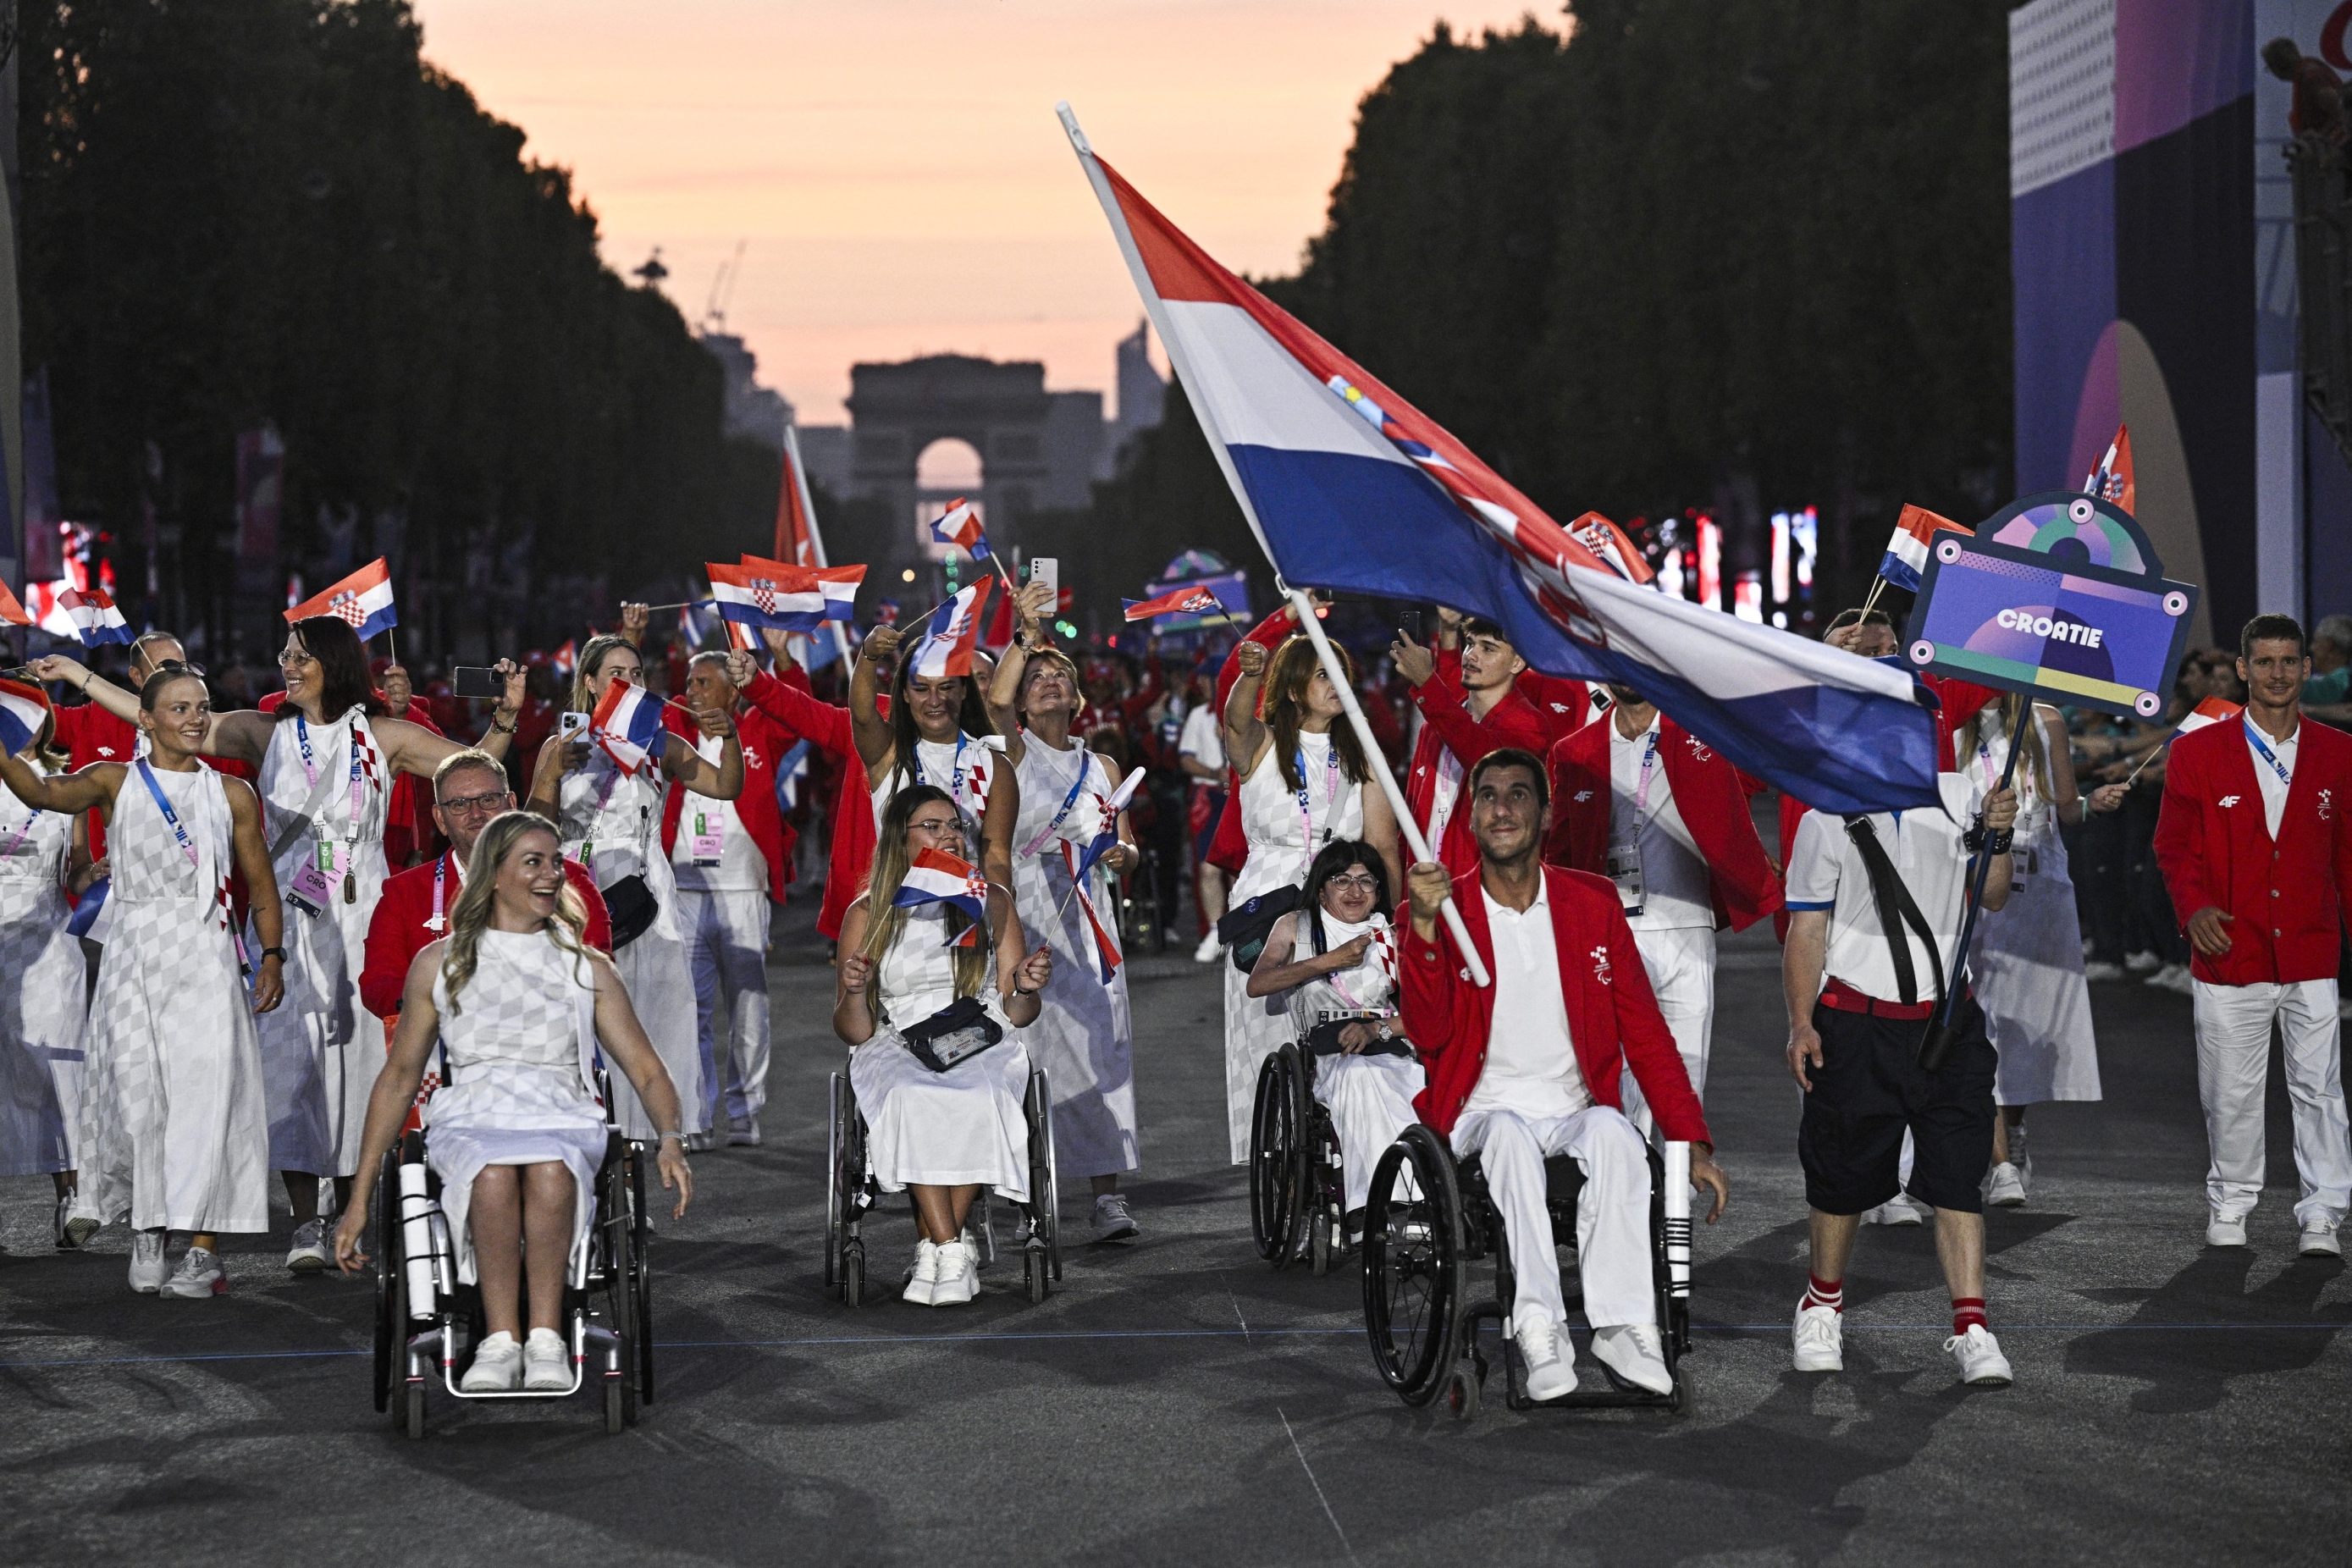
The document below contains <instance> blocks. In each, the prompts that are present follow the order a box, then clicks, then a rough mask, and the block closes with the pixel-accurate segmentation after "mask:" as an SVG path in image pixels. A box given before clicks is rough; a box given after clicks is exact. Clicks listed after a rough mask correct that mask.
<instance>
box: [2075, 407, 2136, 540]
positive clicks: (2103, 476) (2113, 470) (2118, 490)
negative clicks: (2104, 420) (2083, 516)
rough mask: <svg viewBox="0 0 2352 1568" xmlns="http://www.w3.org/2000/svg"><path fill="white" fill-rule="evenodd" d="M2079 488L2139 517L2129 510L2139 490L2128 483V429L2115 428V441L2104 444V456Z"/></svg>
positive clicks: (2130, 458)
mask: <svg viewBox="0 0 2352 1568" xmlns="http://www.w3.org/2000/svg"><path fill="white" fill-rule="evenodd" d="M2083 488H2084V489H2085V490H2087V491H2089V492H2090V493H2091V494H2093V495H2095V496H2096V497H2098V498H2099V499H2100V500H2103V501H2106V502H2108V503H2110V504H2112V505H2115V506H2118V507H2121V508H2122V509H2123V510H2125V511H2126V512H2131V513H2132V515H2133V516H2135V517H2137V515H2139V514H2138V513H2137V512H2135V511H2132V509H2133V507H2134V506H2135V505H2136V504H2137V501H2138V500H2139V487H2138V485H2137V484H2135V483H2134V482H2133V480H2132V455H2131V427H2130V426H2127V425H2118V426H2116V438H2115V439H2114V440H2112V441H2110V442H2108V443H2107V455H2106V456H2105V457H2104V458H2100V459H2099V466H2098V467H2097V468H2094V469H2092V470H2091V477H2090V478H2089V479H2084V481H2083Z"/></svg>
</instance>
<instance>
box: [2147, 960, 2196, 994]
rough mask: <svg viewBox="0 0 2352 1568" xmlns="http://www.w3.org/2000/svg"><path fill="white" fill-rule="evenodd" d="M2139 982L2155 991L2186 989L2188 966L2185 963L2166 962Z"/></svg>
mask: <svg viewBox="0 0 2352 1568" xmlns="http://www.w3.org/2000/svg"><path fill="white" fill-rule="evenodd" d="M2140 984H2142V985H2146V986H2148V987H2150V988H2151V989H2153V990H2157V991H2186V990H2187V989H2188V985H2189V966H2188V965H2187V964H2185V963H2168V964H2166V965H2165V966H2164V967H2163V968H2161V969H2159V970H2158V971H2157V972H2156V973H2153V974H2151V975H2149V976H2148V977H2147V979H2145V980H2143V981H2141V982H2140Z"/></svg>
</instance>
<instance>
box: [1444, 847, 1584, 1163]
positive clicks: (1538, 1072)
mask: <svg viewBox="0 0 2352 1568" xmlns="http://www.w3.org/2000/svg"><path fill="white" fill-rule="evenodd" d="M1478 896H1479V897H1480V898H1482V899H1485V900H1486V930H1487V931H1488V932H1489V933H1491V934H1492V936H1493V937H1494V939H1495V1024H1494V1028H1493V1030H1492V1032H1491V1034H1490V1036H1489V1037H1488V1039H1487V1041H1486V1064H1485V1065H1484V1066H1483V1067H1481V1068H1479V1070H1478V1081H1477V1083H1476V1084H1475V1085H1473V1086H1472V1088H1471V1090H1470V1098H1469V1099H1468V1100H1465V1101H1463V1103H1462V1110H1463V1113H1464V1114H1465V1115H1467V1114H1468V1113H1469V1112H1471V1111H1474V1110H1516V1111H1517V1112H1518V1113H1519V1114H1520V1115H1521V1116H1526V1117H1550V1116H1573V1115H1575V1114H1576V1113H1577V1112H1578V1111H1580V1110H1584V1109H1585V1108H1586V1107H1587V1106H1590V1105H1591V1103H1592V1092H1591V1090H1590V1089H1587V1088H1586V1087H1585V1083H1584V1069H1583V1068H1580V1067H1579V1066H1578V1065H1577V1061H1576V1046H1575V1043H1574V1041H1573V1040H1572V1039H1571V1037H1570V1035H1569V1031H1568V996H1567V994H1566V993H1564V992H1563V991H1561V989H1560V984H1559V942H1557V941H1555V940H1554V938H1553V936H1552V929H1551V895H1550V890H1549V889H1548V888H1547V887H1546V886H1545V885H1544V883H1543V882H1542V881H1541V880H1540V879H1538V882H1537V883H1536V901H1535V902H1534V903H1532V904H1529V905H1528V907H1527V909H1526V910H1525V911H1524V912H1522V911H1520V910H1515V909H1513V908H1511V906H1510V905H1508V904H1498V903H1496V901H1495V895H1494V894H1492V893H1489V892H1487V891H1486V889H1484V888H1481V889H1479V890H1478Z"/></svg>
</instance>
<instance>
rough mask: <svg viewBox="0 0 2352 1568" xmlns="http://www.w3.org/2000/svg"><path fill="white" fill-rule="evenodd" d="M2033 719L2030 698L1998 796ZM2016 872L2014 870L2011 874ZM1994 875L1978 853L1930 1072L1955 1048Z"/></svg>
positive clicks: (1925, 1056)
mask: <svg viewBox="0 0 2352 1568" xmlns="http://www.w3.org/2000/svg"><path fill="white" fill-rule="evenodd" d="M2032 722H2033V701H2032V699H2031V698H2028V699H2027V700H2025V702H2024V703H2023V704H2022V712H2021V715H2020V719H2019V722H2018V724H2017V727H2016V730H2015V731H2013V732H2012V733H2011V735H2010V737H2009V758H2008V760H2007V761H2006V762H2004V763H2001V767H2000V783H1999V784H1995V785H1994V786H1993V793H1994V794H1995V795H1999V794H2000V792H2001V791H2002V790H2005V789H2007V788H2008V787H2009V784H2010V781H2011V779H2013V778H2015V777H2016V776H2017V755H2018V753H2019V752H2021V751H2023V750H2024V749H2025V747H2024V742H2025V735H2024V730H2025V726H2026V725H2028V724H2031V723H2032ZM2011 831H2012V832H2014V829H2013V828H2012V829H2011ZM2014 874H2015V873H2014V871H2013V870H2012V872H2011V875H2012V876H2013V875H2014ZM1991 878H1992V856H1991V855H1990V854H1984V853H1980V854H1979V855H1978V856H1977V864H1976V871H1975V876H1974V878H1973V882H1974V885H1973V886H1972V887H1971V888H1970V889H1969V907H1968V909H1967V910H1965V911H1964V912H1963V913H1962V914H1961V916H1960V940H1959V941H1958V942H1957V943H1956V944H1955V945H1954V949H1953V952H1952V977H1951V982H1950V984H1948V985H1946V986H1945V987H1944V997H1943V1001H1942V1002H1941V1004H1940V1005H1937V1009H1936V1021H1935V1026H1934V1027H1933V1028H1931V1029H1930V1030H1929V1031H1928V1037H1927V1044H1926V1047H1925V1048H1924V1049H1922V1050H1921V1051H1920V1053H1919V1065H1920V1066H1921V1067H1922V1068H1926V1069H1927V1071H1929V1072H1934V1071H1935V1070H1936V1069H1937V1068H1939V1067H1942V1066H1943V1065H1944V1054H1945V1053H1946V1052H1947V1051H1948V1050H1950V1049H1951V1047H1952V1036H1951V1027H1952V1016H1953V1014H1954V1013H1955V1012H1956V1011H1957V1010H1958V1007H1959V1001H1960V996H1961V994H1963V993H1964V992H1966V991H1967V990H1968V986H1969V938H1970V937H1972V936H1974V935H1975V934H1976V929H1977V912H1978V911H1979V910H1981V909H1983V908H1984V894H1985V884H1986V882H1988V881H1990V879H1991Z"/></svg>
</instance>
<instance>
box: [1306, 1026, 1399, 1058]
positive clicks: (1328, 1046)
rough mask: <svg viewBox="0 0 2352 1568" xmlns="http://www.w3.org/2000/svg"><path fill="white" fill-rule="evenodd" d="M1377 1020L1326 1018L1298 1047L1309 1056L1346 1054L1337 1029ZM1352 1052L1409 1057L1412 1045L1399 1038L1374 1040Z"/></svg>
mask: <svg viewBox="0 0 2352 1568" xmlns="http://www.w3.org/2000/svg"><path fill="white" fill-rule="evenodd" d="M1378 1022H1379V1020H1378V1019H1376V1018H1326V1019H1325V1020H1324V1021H1323V1022H1321V1023H1319V1024H1318V1025H1316V1026H1314V1027H1313V1028H1311V1029H1309V1030H1307V1037H1306V1038H1305V1039H1303V1040H1301V1041H1300V1042H1299V1043H1298V1047H1299V1049H1301V1050H1303V1051H1305V1052H1306V1053H1307V1055H1308V1056H1310V1057H1338V1056H1346V1055H1349V1050H1348V1047H1345V1046H1343V1045H1341V1044H1340V1043H1339V1031H1340V1030H1342V1029H1344V1028H1346V1027H1347V1026H1349V1025H1350V1024H1376V1023H1378ZM1353 1054H1354V1055H1356V1056H1360V1057H1409V1056H1411V1055H1412V1046H1411V1045H1409V1044H1407V1043H1406V1042H1405V1041H1403V1040H1400V1039H1393V1038H1391V1039H1386V1040H1374V1041H1373V1042H1372V1043H1371V1044H1370V1045H1369V1046H1366V1047H1364V1048H1363V1049H1362V1050H1360V1051H1357V1052H1355V1053H1353Z"/></svg>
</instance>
